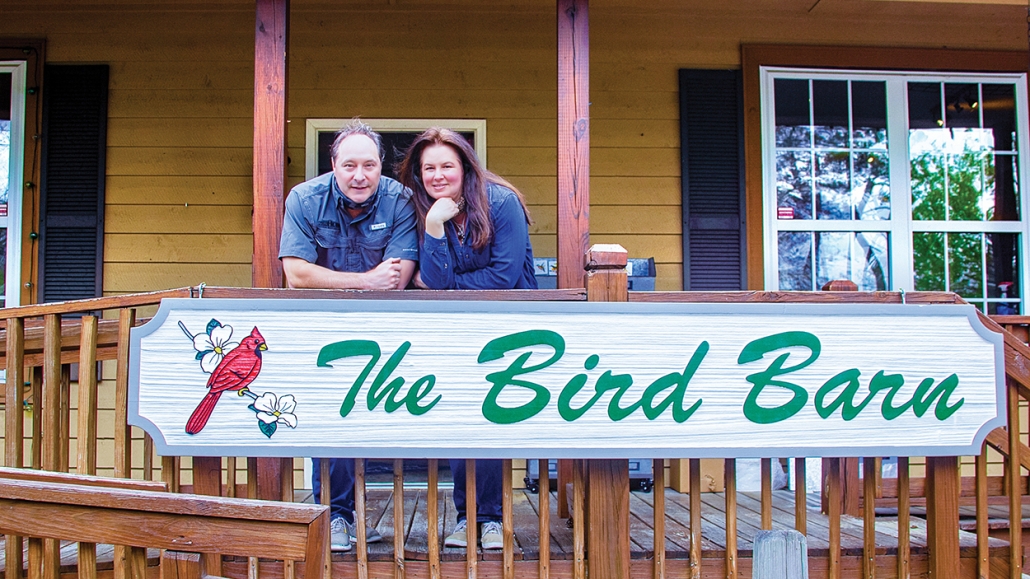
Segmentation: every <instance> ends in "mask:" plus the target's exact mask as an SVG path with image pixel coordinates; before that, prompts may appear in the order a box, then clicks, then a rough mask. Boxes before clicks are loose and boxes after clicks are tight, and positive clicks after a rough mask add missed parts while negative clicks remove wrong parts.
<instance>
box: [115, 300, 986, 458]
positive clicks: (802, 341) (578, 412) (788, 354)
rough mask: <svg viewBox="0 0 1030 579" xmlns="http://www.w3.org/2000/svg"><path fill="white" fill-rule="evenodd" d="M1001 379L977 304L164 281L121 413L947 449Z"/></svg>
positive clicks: (365, 439) (289, 429) (973, 440)
mask: <svg viewBox="0 0 1030 579" xmlns="http://www.w3.org/2000/svg"><path fill="white" fill-rule="evenodd" d="M1003 385H1004V361H1003V350H1002V337H1001V335H999V334H996V333H993V332H991V331H989V330H987V329H986V328H985V327H984V326H983V325H982V324H981V323H980V321H979V319H978V318H977V315H976V311H975V309H973V307H972V306H952V305H928V306H905V305H824V304H818V305H816V304H805V305H803V304H790V305H787V304H704V305H691V304H637V303H604V304H602V303H583V302H576V303H570V302H564V303H536V302H489V303H488V302H440V301H433V302H419V301H366V300H217V299H167V300H164V301H163V302H162V304H161V308H160V310H159V311H158V313H157V315H156V316H155V317H154V319H153V320H152V321H150V322H149V323H147V324H146V325H144V326H141V327H139V328H135V329H133V330H132V352H131V362H130V394H129V395H130V409H129V413H130V417H129V420H130V423H131V424H133V425H136V426H140V427H142V428H143V429H145V430H146V431H147V432H148V433H150V435H151V436H152V437H153V439H154V441H155V444H156V446H157V449H158V451H159V452H160V453H161V454H165V455H193V456H323V457H327V456H358V457H383V458H389V457H394V458H422V457H436V458H462V457H465V458H483V457H493V458H502V457H507V458H525V457H552V458H576V457H578V458H590V457H597V458H628V457H670V456H679V457H778V456H894V455H902V456H945V455H961V454H978V453H979V452H980V445H981V443H982V441H983V439H984V437H986V435H987V433H988V432H990V431H991V430H992V429H993V428H995V427H998V426H1002V425H1003V424H1004V421H1003V419H1002V418H1001V417H1003V416H1004V412H1003V411H1002V410H1003V404H1004V395H1003V392H1004V390H1003Z"/></svg>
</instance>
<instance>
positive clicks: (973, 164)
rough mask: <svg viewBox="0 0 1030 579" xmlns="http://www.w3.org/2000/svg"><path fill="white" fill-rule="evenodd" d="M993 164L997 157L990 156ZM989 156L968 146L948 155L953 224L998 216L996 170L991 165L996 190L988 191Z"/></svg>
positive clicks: (950, 209)
mask: <svg viewBox="0 0 1030 579" xmlns="http://www.w3.org/2000/svg"><path fill="white" fill-rule="evenodd" d="M987 159H990V160H991V161H992V162H993V160H994V158H993V157H987ZM985 160H986V159H985V155H984V154H983V153H981V152H980V151H978V150H974V149H972V148H969V147H968V146H967V147H966V148H965V149H964V150H963V151H962V152H961V153H960V154H955V155H948V158H947V161H948V210H949V213H950V215H949V219H950V220H951V221H980V220H983V219H984V218H986V219H990V218H991V217H992V216H993V214H994V187H993V177H994V167H993V163H992V164H991V166H990V176H991V181H992V187H991V188H990V189H989V190H987V188H986V187H985V180H986V179H987V170H988V167H987V166H986V165H987V163H985Z"/></svg>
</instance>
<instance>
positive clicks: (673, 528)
mask: <svg viewBox="0 0 1030 579" xmlns="http://www.w3.org/2000/svg"><path fill="white" fill-rule="evenodd" d="M426 495H427V492H426V491H425V490H406V491H405V493H404V503H405V504H404V512H405V520H404V522H403V524H402V525H401V528H402V529H403V531H404V533H405V552H404V557H405V559H406V560H407V561H408V569H409V573H408V576H409V577H419V576H421V575H422V574H421V573H419V572H416V571H417V569H419V568H420V567H424V565H419V562H424V561H427V559H428V538H427V537H428V532H427V529H428V525H427V520H426V504H425V503H426ZM367 496H368V499H367V516H368V523H369V525H371V526H374V527H375V528H376V529H377V530H378V531H379V532H380V533H381V534H382V535H383V540H382V542H380V543H374V544H370V545H369V562H370V565H369V568H370V570H371V571H370V572H371V575H370V576H373V577H374V576H377V575H378V574H377V573H376V570H377V569H378V570H381V571H382V575H383V576H390V577H392V576H393V574H392V571H390V572H389V573H387V570H391V569H392V568H393V564H394V555H393V537H394V528H395V521H394V519H393V493H392V491H390V490H380V489H369V491H368V493H367ZM298 498H300V499H302V500H303V499H307V500H310V495H307V496H305V495H299V496H298ZM653 498H654V496H653V495H652V494H650V493H631V498H630V507H631V518H630V538H631V558H632V559H633V560H634V562H633V565H632V567H633V568H634V569H635V571H634V576H636V575H638V571H639V575H640V576H642V577H643V576H650V575H649V573H647V571H648V569H649V568H650V565H651V564H650V562H649V560H650V559H651V558H652V556H653V537H654V530H653V519H652V517H653V507H652V505H653ZM688 499H689V497H688V496H687V495H681V494H679V493H677V492H675V491H671V490H668V489H667V490H666V514H667V519H666V537H665V549H666V559H667V560H668V562H669V566H670V571H672V570H675V569H677V568H679V567H683V569H684V570H685V569H686V565H687V560H688V559H689V556H688V553H689V530H688V525H689V520H690V518H689V517H690V512H689V500H688ZM550 504H551V521H552V524H551V533H550V534H551V536H550V544H551V561H553V562H554V565H553V566H552V568H553V569H554V573H553V576H555V577H563V576H566V572H565V571H563V570H565V569H569V570H570V569H571V559H572V557H573V547H572V529H570V528H568V526H567V525H566V521H565V520H563V519H559V518H558V517H557V512H556V504H557V497H556V496H555V495H554V494H552V496H551V501H550ZM538 505H539V503H538V497H537V495H535V494H532V493H529V492H527V491H524V490H516V491H515V493H514V500H513V507H514V523H515V543H516V544H515V560H516V562H517V569H519V568H521V569H524V570H525V572H526V574H527V575H529V576H535V574H533V575H530V573H529V571H530V570H534V569H536V567H537V563H536V562H535V561H536V560H537V559H538V558H539V547H538V545H539V541H538V537H539V530H538V518H537V509H538ZM438 508H439V513H440V514H441V518H442V525H443V528H442V530H441V534H440V537H441V543H442V538H443V537H444V536H446V535H447V534H448V533H450V532H451V530H452V529H453V528H454V525H455V512H454V504H453V502H452V500H451V494H450V492H449V491H445V490H441V491H440V493H439V506H438ZM760 509H761V504H760V501H759V497H758V495H757V493H738V512H737V531H738V539H737V544H738V559H739V561H740V571H741V576H742V577H747V576H749V570H750V558H751V555H752V548H753V544H754V538H755V534H756V533H757V532H758V531H759V530H760V528H761V514H760V513H761V510H760ZM818 509H819V507H818V497H815V496H812V497H810V499H809V501H808V550H809V561H810V563H809V565H810V572H811V576H812V577H813V578H815V577H820V576H825V568H826V564H825V561H826V559H827V557H828V555H829V548H828V547H829V525H828V521H827V518H826V517H825V516H824V515H822V514H820V513H819V510H818ZM701 517H702V523H701V526H702V536H703V542H702V566H703V567H704V568H711V571H712V572H714V573H721V572H720V571H718V569H723V568H724V567H723V565H724V559H725V554H726V550H725V545H726V530H725V529H726V515H725V500H724V496H723V494H721V493H706V494H704V495H703V496H702V511H701ZM773 526H774V528H778V529H779V528H783V529H791V528H793V527H794V496H793V493H792V492H789V491H777V492H775V493H774V500H773ZM862 536H863V535H862V521H861V520H860V519H854V518H851V517H844V518H843V520H842V525H841V547H842V552H841V561H842V571H843V572H845V573H846V575H845V576H848V577H852V576H857V570H858V569H859V568H860V564H861V563H860V561H861V555H862V544H863V541H862ZM897 536H898V528H897V518H896V517H877V520H876V541H877V559H878V567H880V568H882V569H883V571H882V572H879V573H878V574H877V577H893V576H894V575H893V574H892V573H891V571H890V570H891V568H893V567H895V561H896V555H897V544H898V541H897ZM910 536H911V561H912V570H913V575H912V576H913V577H918V576H920V575H921V573H922V572H925V559H926V522H925V520H923V519H921V518H918V517H913V518H912V522H911V529H910ZM990 546H991V549H990V554H991V559H992V567H994V568H995V569H996V570H997V571H998V572H1002V570H1003V568H1006V569H1007V558H1008V553H1009V548H1008V543H1007V542H1006V541H1004V540H1001V539H991V542H990ZM960 548H961V551H960V554H961V557H962V559H963V568H964V569H966V568H968V569H975V558H976V537H975V536H974V535H973V534H971V533H968V532H964V531H960ZM76 555H77V552H76V549H75V547H74V545H66V546H65V547H64V548H63V549H62V571H63V572H68V573H70V572H73V571H74V569H75V563H76V560H75V559H76ZM151 555H152V560H153V562H154V563H155V564H156V557H157V553H156V552H152V553H151ZM2 556H3V550H2V549H0V558H2ZM464 557H465V550H464V549H463V548H462V549H454V548H443V549H442V551H441V561H443V562H444V563H445V564H444V565H443V566H444V568H445V569H452V570H456V569H460V568H461V567H462V566H463V565H464V564H463V563H462V562H463V561H464ZM112 558H113V550H112V549H111V548H110V547H109V546H100V547H99V548H98V567H99V569H100V570H101V571H103V570H106V569H110V568H111V566H112ZM588 558H589V555H588ZM480 560H481V561H482V562H483V565H482V566H481V576H484V577H494V576H499V574H497V575H495V574H494V573H492V572H491V571H490V570H491V569H494V567H495V566H496V567H497V568H498V569H499V563H500V561H501V560H502V552H501V551H499V550H498V551H483V550H480ZM333 561H334V564H333V570H334V577H350V576H352V575H351V574H350V572H351V570H353V569H354V567H355V565H356V556H355V554H354V553H353V552H350V553H334V554H333ZM921 561H922V562H924V563H921ZM448 562H453V563H451V564H448ZM494 562H496V563H497V565H494V564H493V563H494ZM530 562H533V563H532V564H531V565H530ZM519 563H521V564H519ZM246 566H247V564H246V561H243V560H239V561H237V560H232V559H227V561H226V567H225V574H226V575H228V576H231V577H235V576H237V573H239V576H241V577H246V576H247V573H246ZM237 568H239V569H237ZM851 568H853V569H854V570H855V571H856V573H855V574H854V575H852V574H851V573H849V572H848V570H849V569H851ZM2 569H3V565H2V563H0V570H2ZM262 569H264V565H263V566H262ZM449 574H450V573H447V575H449ZM103 575H106V574H104V573H102V574H101V576H103ZM992 575H993V574H992ZM281 576H282V574H281V571H279V572H278V573H276V572H274V571H273V572H271V573H270V574H269V573H264V572H263V573H262V575H261V577H262V579H266V578H267V579H275V578H276V577H281ZM519 576H522V574H521V573H520V574H519ZM723 576H724V575H723ZM970 576H973V575H970Z"/></svg>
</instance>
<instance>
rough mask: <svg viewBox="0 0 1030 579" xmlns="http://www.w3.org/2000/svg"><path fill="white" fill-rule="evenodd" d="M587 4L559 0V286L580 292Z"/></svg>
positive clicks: (586, 200) (584, 245)
mask: <svg viewBox="0 0 1030 579" xmlns="http://www.w3.org/2000/svg"><path fill="white" fill-rule="evenodd" d="M587 3H588V2H587V0H558V287H559V288H581V287H584V285H583V283H584V281H583V266H584V263H583V259H584V257H585V256H586V253H587V249H589V244H590V74H589V70H590V42H589V40H590V38H589V34H588V32H589V27H588V18H587Z"/></svg>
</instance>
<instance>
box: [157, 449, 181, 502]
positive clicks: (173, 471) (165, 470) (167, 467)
mask: <svg viewBox="0 0 1030 579" xmlns="http://www.w3.org/2000/svg"><path fill="white" fill-rule="evenodd" d="M179 462H180V461H179V457H177V456H162V457H161V480H162V481H163V482H164V483H165V484H167V485H168V490H169V491H170V492H173V493H177V492H179Z"/></svg>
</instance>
